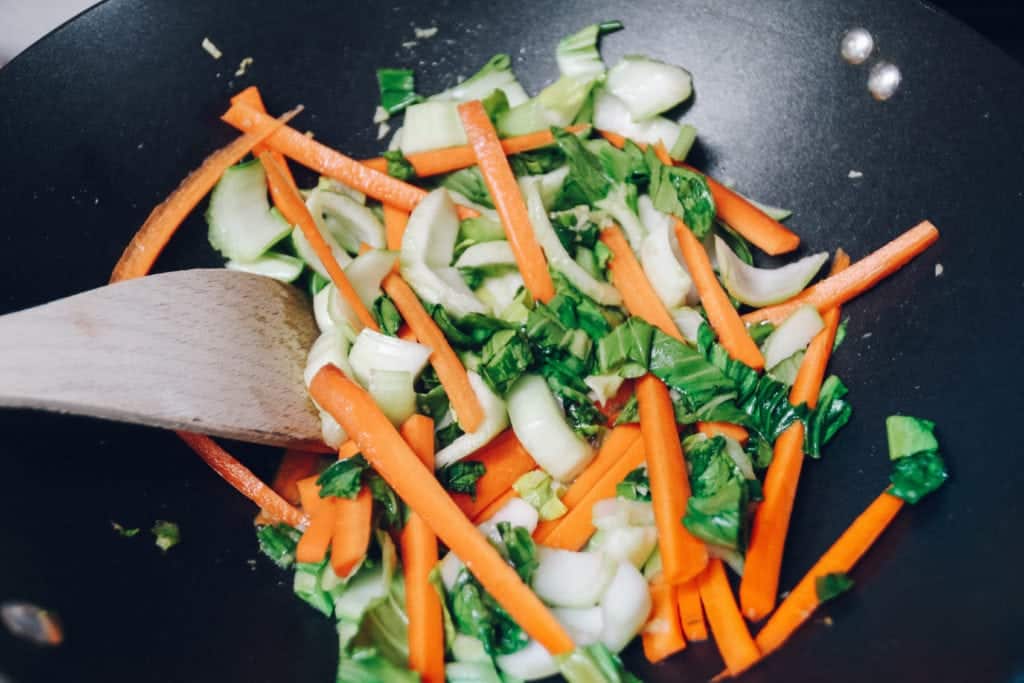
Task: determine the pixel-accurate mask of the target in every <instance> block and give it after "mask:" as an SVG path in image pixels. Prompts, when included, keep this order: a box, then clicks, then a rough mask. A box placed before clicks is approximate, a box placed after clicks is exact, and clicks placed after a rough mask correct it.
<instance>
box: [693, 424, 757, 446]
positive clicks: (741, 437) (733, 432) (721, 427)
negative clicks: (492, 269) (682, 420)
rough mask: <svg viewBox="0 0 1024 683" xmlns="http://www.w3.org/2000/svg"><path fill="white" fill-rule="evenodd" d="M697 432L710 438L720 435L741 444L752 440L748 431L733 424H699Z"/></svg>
mask: <svg viewBox="0 0 1024 683" xmlns="http://www.w3.org/2000/svg"><path fill="white" fill-rule="evenodd" d="M697 431H698V432H700V433H701V434H704V435H706V436H707V437H709V438H710V437H712V436H717V435H719V434H720V435H722V436H727V437H729V438H730V439H733V440H735V441H739V442H740V443H746V442H747V439H749V438H750V434H748V433H747V430H746V429H744V428H743V427H741V426H739V425H734V424H733V423H731V422H698V423H697Z"/></svg>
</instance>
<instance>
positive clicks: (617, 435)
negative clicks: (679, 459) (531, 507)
mask: <svg viewBox="0 0 1024 683" xmlns="http://www.w3.org/2000/svg"><path fill="white" fill-rule="evenodd" d="M639 439H640V427H638V426H637V425H635V424H628V425H619V426H618V427H615V428H613V429H612V431H611V433H610V434H608V438H606V439H605V440H604V443H603V444H601V449H600V450H599V451H598V452H597V457H595V458H594V460H593V461H592V462H591V463H590V464H589V465H587V469H585V470H583V472H581V473H580V475H579V476H578V477H576V480H575V481H573V483H572V484H570V485H569V488H568V489H567V490H566V492H565V495H564V496H562V504H564V505H565V507H567V508H568V509H569V510H572V509H573V508H575V507H576V506H577V505H579V503H580V501H581V500H583V498H584V496H586V495H587V493H588V492H589V491H590V490H591V489H592V488H594V485H595V484H596V483H597V482H598V481H600V479H601V478H602V477H603V476H604V475H605V473H606V472H608V470H610V469H611V468H612V466H613V465H614V464H615V463H616V461H618V460H619V458H621V457H622V455H623V453H625V452H626V451H627V450H629V448H630V447H631V446H632V445H633V444H634V443H636V442H637V441H638V440H639ZM627 474H628V473H627ZM619 481H621V479H619ZM616 483H618V482H616ZM613 495H614V494H613ZM561 521H562V518H559V519H552V520H549V521H546V522H544V521H542V522H541V523H540V524H538V525H537V528H536V529H535V530H534V532H533V537H534V539H536V540H537V541H538V542H540V543H543V542H544V539H546V538H547V537H548V536H549V535H550V534H551V532H552V531H554V529H555V527H557V526H558V523H559V522H561Z"/></svg>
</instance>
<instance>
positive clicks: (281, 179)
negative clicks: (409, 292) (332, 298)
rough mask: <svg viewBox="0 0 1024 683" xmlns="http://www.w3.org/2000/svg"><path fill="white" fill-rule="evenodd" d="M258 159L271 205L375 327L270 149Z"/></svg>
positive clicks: (360, 314)
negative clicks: (289, 224)
mask: <svg viewBox="0 0 1024 683" xmlns="http://www.w3.org/2000/svg"><path fill="white" fill-rule="evenodd" d="M259 160H260V163H261V164H263V169H264V170H265V171H266V172H267V183H268V185H269V186H270V190H271V193H272V194H273V195H274V201H275V204H276V205H277V208H278V209H279V210H280V211H281V213H282V214H283V215H284V217H285V220H287V221H288V222H289V223H291V224H292V225H297V226H299V229H300V230H302V234H303V235H305V237H306V240H307V241H308V242H309V245H310V246H311V247H313V251H314V252H315V253H316V255H317V258H319V259H320V262H321V263H323V265H324V268H325V269H326V270H327V274H328V275H330V276H331V282H333V283H334V286H335V287H337V289H338V293H339V294H341V295H342V297H344V299H345V301H346V303H348V305H349V306H351V307H352V310H353V311H355V313H356V316H357V317H358V318H359V322H361V323H362V324H363V326H365V327H369V328H370V329H371V330H379V329H380V328H379V327H378V326H377V321H376V320H375V319H374V317H373V314H372V313H370V311H369V310H368V309H367V308H366V306H365V305H364V304H363V302H362V300H361V299H360V298H359V295H358V294H357V293H356V290H355V288H354V287H353V286H352V283H351V282H350V281H349V279H348V276H347V275H345V271H344V270H342V268H341V266H340V265H338V261H337V259H335V258H334V253H333V252H332V251H331V247H330V245H328V244H327V240H325V239H324V236H323V235H322V234H321V233H320V228H318V227H317V225H316V221H314V220H313V215H312V214H311V213H309V209H307V208H306V203H305V202H304V201H303V200H302V195H300V194H299V190H298V188H296V187H295V186H294V185H291V184H289V181H288V177H287V175H286V174H285V171H284V169H283V168H282V166H281V165H280V164H278V163H277V161H276V160H275V159H274V156H273V154H272V153H271V152H269V151H267V152H264V153H263V154H261V155H260V156H259Z"/></svg>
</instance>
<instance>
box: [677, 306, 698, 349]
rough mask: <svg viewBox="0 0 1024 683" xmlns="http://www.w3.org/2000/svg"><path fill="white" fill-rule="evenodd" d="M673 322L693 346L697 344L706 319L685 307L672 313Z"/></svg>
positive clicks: (694, 310)
mask: <svg viewBox="0 0 1024 683" xmlns="http://www.w3.org/2000/svg"><path fill="white" fill-rule="evenodd" d="M671 315H672V321H673V322H674V323H675V324H676V327H678V328H679V331H680V332H682V334H683V336H684V337H685V338H686V341H688V342H690V343H691V344H696V343H697V337H698V335H699V334H700V326H701V325H703V324H704V317H703V316H702V315H701V314H700V313H699V312H698V311H697V310H696V309H693V308H688V307H686V306H683V307H681V308H677V309H676V310H674V311H672V313H671Z"/></svg>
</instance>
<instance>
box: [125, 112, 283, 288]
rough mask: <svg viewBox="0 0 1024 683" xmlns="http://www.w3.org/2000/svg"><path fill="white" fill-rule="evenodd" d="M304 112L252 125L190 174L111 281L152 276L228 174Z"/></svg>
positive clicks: (131, 245) (135, 239) (141, 231)
mask: <svg viewBox="0 0 1024 683" xmlns="http://www.w3.org/2000/svg"><path fill="white" fill-rule="evenodd" d="M300 111H301V108H299V109H293V110H292V111H290V112H288V113H287V114H285V115H284V116H282V117H281V118H279V119H274V118H271V117H269V116H264V117H263V119H261V121H260V122H259V123H258V124H253V125H252V126H250V127H249V129H248V130H247V131H246V133H245V135H242V136H240V137H239V138H237V139H236V140H235V141H234V142H232V143H231V144H229V145H227V146H226V147H221V148H220V149H218V150H217V151H216V152H214V153H213V154H211V155H210V156H208V157H206V159H205V160H204V161H203V163H202V164H201V165H200V166H199V168H197V169H196V170H194V171H192V173H189V174H188V176H187V177H186V178H185V179H184V180H183V181H181V184H180V185H178V187H177V189H175V190H174V192H172V193H171V194H170V195H169V196H168V197H167V199H165V200H164V201H163V202H161V203H160V204H158V205H157V206H156V208H155V209H153V210H152V211H151V212H150V214H149V217H148V218H147V219H146V222H145V223H143V224H142V227H141V228H139V231H138V232H137V233H135V236H134V237H132V240H131V242H129V243H128V246H127V247H125V250H124V253H123V254H121V258H120V259H119V260H118V261H117V265H115V266H114V272H113V273H112V274H111V276H110V281H111V282H118V281H120V280H130V279H132V278H137V277H142V276H143V275H145V274H146V273H148V272H149V270H150V268H152V267H153V264H154V263H156V259H157V257H158V256H159V255H160V252H161V251H163V249H164V247H166V246H167V243H168V242H169V241H170V239H171V236H172V235H174V233H175V232H176V231H177V230H178V227H179V226H180V225H181V223H182V221H184V220H185V218H186V217H187V216H188V215H189V213H191V211H192V209H194V208H196V205H197V204H199V202H200V201H201V200H202V198H203V197H205V196H206V195H208V194H209V193H210V190H212V189H213V186H214V185H216V184H217V181H219V180H220V177H221V176H222V175H224V171H226V170H227V169H228V168H230V167H231V166H234V165H235V164H237V163H238V162H239V161H241V160H242V157H244V156H245V155H246V154H248V153H249V151H250V150H252V148H253V147H255V146H256V145H258V144H259V143H260V142H262V141H263V140H265V139H267V138H268V137H269V136H271V135H272V134H273V133H274V132H275V131H278V130H279V129H281V128H283V127H284V125H285V123H287V122H288V121H290V120H291V119H292V118H294V117H295V115H296V114H298V113H299V112H300Z"/></svg>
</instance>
